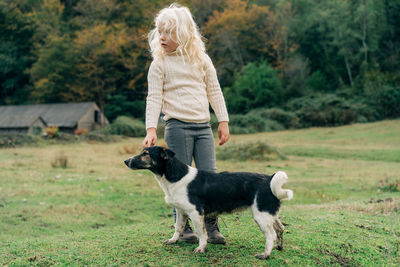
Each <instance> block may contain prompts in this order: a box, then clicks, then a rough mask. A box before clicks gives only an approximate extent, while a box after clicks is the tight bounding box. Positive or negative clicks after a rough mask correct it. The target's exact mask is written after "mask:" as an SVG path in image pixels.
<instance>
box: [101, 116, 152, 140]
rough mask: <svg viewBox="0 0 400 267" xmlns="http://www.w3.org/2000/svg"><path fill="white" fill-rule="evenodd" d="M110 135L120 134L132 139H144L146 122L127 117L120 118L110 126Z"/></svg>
mask: <svg viewBox="0 0 400 267" xmlns="http://www.w3.org/2000/svg"><path fill="white" fill-rule="evenodd" d="M107 129H108V132H109V133H110V134H118V135H124V136H130V137H143V136H145V135H146V126H145V124H144V122H142V121H140V120H138V119H132V118H130V117H126V116H120V117H118V118H117V119H115V121H114V122H113V123H111V124H110V125H109V126H108V128H107Z"/></svg>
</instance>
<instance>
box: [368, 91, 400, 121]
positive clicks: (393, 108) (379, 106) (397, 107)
mask: <svg viewBox="0 0 400 267" xmlns="http://www.w3.org/2000/svg"><path fill="white" fill-rule="evenodd" d="M367 98H368V102H369V103H370V106H371V108H372V109H374V110H376V111H377V112H378V116H379V117H380V118H396V117H399V116H400V88H394V87H388V86H385V87H383V88H380V90H376V91H371V92H368V93H367Z"/></svg>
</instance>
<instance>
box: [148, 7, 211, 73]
mask: <svg viewBox="0 0 400 267" xmlns="http://www.w3.org/2000/svg"><path fill="white" fill-rule="evenodd" d="M154 22H155V26H156V27H155V28H154V29H153V30H151V31H150V33H149V35H148V41H149V45H150V51H151V55H152V57H153V59H155V58H163V57H164V55H165V54H166V53H165V51H164V49H163V48H162V47H161V43H160V30H163V31H165V32H166V33H167V34H168V37H169V38H172V37H173V36H172V33H173V32H174V31H175V33H176V38H173V40H174V41H175V42H176V43H178V48H177V49H176V53H177V55H180V56H184V57H185V58H187V59H188V60H189V62H190V63H192V64H194V65H195V66H197V67H198V68H199V69H200V70H204V67H205V58H206V48H205V45H204V41H203V40H204V38H203V37H202V36H201V34H200V30H199V27H198V26H197V24H196V23H195V22H194V20H193V17H192V14H191V13H190V10H189V9H188V8H187V7H184V6H181V5H179V4H176V3H174V4H172V5H170V6H169V7H166V8H164V9H162V10H161V11H160V12H159V13H158V14H157V16H156V18H155V19H154ZM175 39H176V40H175Z"/></svg>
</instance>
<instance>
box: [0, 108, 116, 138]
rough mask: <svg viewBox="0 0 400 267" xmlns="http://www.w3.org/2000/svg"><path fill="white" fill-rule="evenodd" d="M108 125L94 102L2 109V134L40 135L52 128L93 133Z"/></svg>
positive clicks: (0, 112) (0, 122)
mask: <svg viewBox="0 0 400 267" xmlns="http://www.w3.org/2000/svg"><path fill="white" fill-rule="evenodd" d="M108 124H109V122H108V120H107V118H106V117H105V116H104V114H103V112H102V111H101V110H100V108H99V107H98V106H97V104H96V103H94V102H83V103H59V104H38V105H7V106H0V134H2V133H27V134H38V133H40V132H42V131H43V129H44V128H45V127H50V126H57V127H58V128H59V130H60V131H62V132H68V133H73V132H74V131H75V130H77V129H86V130H88V131H92V130H95V129H97V128H100V127H102V126H105V125H108Z"/></svg>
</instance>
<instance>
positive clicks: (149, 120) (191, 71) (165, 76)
mask: <svg viewBox="0 0 400 267" xmlns="http://www.w3.org/2000/svg"><path fill="white" fill-rule="evenodd" d="M155 25H156V27H155V28H154V29H153V30H152V31H151V32H150V33H149V36H148V39H149V44H150V49H151V53H152V57H153V61H152V63H151V65H150V68H149V72H148V77H147V79H148V96H147V104H146V129H147V135H146V137H145V139H144V140H143V147H147V146H153V145H155V143H156V140H157V134H156V128H157V123H158V119H159V116H160V112H161V111H162V113H163V114H164V120H165V121H166V126H165V135H164V136H165V141H166V143H167V145H168V147H169V148H170V149H171V150H172V151H174V152H175V154H176V157H177V158H178V159H179V160H181V161H182V162H184V163H186V164H188V165H191V164H192V158H194V161H195V164H196V167H197V168H198V169H201V170H206V171H213V172H215V171H216V159H215V149H214V137H213V133H212V131H211V127H210V123H209V121H210V112H209V104H211V107H212V108H213V110H214V112H215V114H216V116H217V119H218V121H219V127H218V137H219V140H220V141H219V145H223V144H224V143H225V142H227V141H228V139H229V127H228V121H229V119H228V112H227V110H226V105H225V100H224V97H223V94H222V91H221V88H220V86H219V82H218V79H217V75H216V71H215V68H214V66H213V63H212V61H211V59H210V58H209V57H208V55H207V54H206V52H205V45H204V42H203V41H202V36H201V35H200V33H199V29H198V27H197V25H196V23H195V22H194V20H193V18H192V15H191V13H190V11H189V9H188V8H186V7H183V6H180V5H178V4H172V5H171V6H170V7H168V8H164V9H162V10H161V11H160V12H159V13H158V15H157V16H156V18H155ZM205 223H206V227H207V232H208V242H210V243H217V244H224V243H225V238H224V236H223V235H222V234H221V233H220V232H219V229H218V225H217V223H218V222H217V218H216V217H215V218H207V219H206V222H205ZM181 240H183V241H187V242H197V237H196V236H195V235H194V234H193V232H192V229H191V228H190V226H189V224H187V225H186V228H185V231H184V234H183V236H182V237H181Z"/></svg>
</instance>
